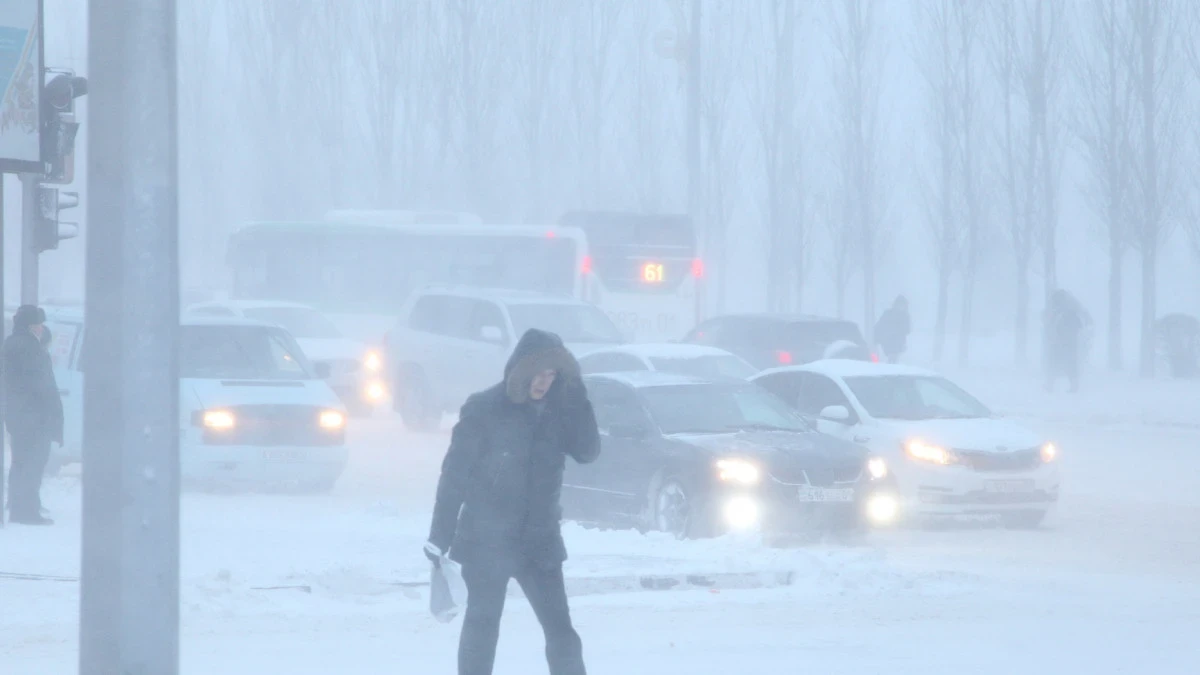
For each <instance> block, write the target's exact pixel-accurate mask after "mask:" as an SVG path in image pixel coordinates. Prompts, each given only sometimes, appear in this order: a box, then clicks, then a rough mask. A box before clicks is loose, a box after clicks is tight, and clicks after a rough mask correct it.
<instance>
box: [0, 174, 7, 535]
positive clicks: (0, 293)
mask: <svg viewBox="0 0 1200 675" xmlns="http://www.w3.org/2000/svg"><path fill="white" fill-rule="evenodd" d="M4 178H5V174H3V173H0V307H2V306H4V305H5V302H4ZM3 332H4V331H2V330H0V333H3ZM7 338H8V335H7V334H4V335H0V341H2V340H3V339H7ZM3 371H4V368H3V364H0V527H4V505H5V504H7V503H8V500H7V498H6V497H5V495H4V490H5V488H6V487H7V485H8V477H7V476H6V475H5V466H4V456H5V454H6V453H5V450H6V449H7V447H8V435H6V434H5V433H4V379H3V378H4V377H5V374H4V372H3Z"/></svg>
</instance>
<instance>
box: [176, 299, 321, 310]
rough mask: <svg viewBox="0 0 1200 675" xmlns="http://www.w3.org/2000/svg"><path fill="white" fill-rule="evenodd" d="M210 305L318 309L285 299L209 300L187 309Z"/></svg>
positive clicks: (231, 307) (240, 308)
mask: <svg viewBox="0 0 1200 675" xmlns="http://www.w3.org/2000/svg"><path fill="white" fill-rule="evenodd" d="M208 307H227V308H229V309H233V310H237V311H242V310H247V309H308V310H312V311H314V312H315V311H317V310H315V309H313V308H312V307H311V306H309V305H305V304H303V303H300V302H287V301H285V300H253V299H244V300H208V301H205V302H197V303H195V304H193V305H189V306H188V308H187V311H189V312H192V311H195V310H198V309H205V308H208Z"/></svg>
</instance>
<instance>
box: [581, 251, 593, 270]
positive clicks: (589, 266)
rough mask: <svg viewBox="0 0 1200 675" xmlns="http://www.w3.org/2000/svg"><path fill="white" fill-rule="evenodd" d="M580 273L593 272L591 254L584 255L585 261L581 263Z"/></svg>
mask: <svg viewBox="0 0 1200 675" xmlns="http://www.w3.org/2000/svg"><path fill="white" fill-rule="evenodd" d="M579 273H580V274H591V273H592V256H590V255H585V256H583V262H581V263H579Z"/></svg>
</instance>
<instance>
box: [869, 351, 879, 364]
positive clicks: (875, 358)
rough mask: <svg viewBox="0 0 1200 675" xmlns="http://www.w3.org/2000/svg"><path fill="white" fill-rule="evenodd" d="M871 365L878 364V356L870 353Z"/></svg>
mask: <svg viewBox="0 0 1200 675" xmlns="http://www.w3.org/2000/svg"><path fill="white" fill-rule="evenodd" d="M871 363H879V354H877V353H875V352H871Z"/></svg>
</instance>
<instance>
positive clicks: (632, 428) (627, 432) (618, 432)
mask: <svg viewBox="0 0 1200 675" xmlns="http://www.w3.org/2000/svg"><path fill="white" fill-rule="evenodd" d="M608 435H609V436H611V437H613V438H624V439H627V440H635V441H640V440H642V439H643V438H645V437H646V436H647V431H646V428H645V427H643V426H641V425H638V424H628V423H622V424H611V425H609V427H608Z"/></svg>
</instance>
